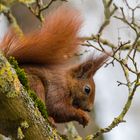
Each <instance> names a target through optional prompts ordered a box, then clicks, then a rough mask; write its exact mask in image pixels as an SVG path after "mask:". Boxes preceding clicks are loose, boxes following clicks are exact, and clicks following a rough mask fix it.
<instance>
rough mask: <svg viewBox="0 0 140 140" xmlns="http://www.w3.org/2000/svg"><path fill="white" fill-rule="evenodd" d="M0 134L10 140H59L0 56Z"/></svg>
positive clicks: (4, 59) (0, 55)
mask: <svg viewBox="0 0 140 140" xmlns="http://www.w3.org/2000/svg"><path fill="white" fill-rule="evenodd" d="M0 133H1V134H3V135H5V136H11V137H12V138H13V139H26V140H48V139H56V140H59V139H61V137H60V136H59V135H58V134H57V132H56V130H55V129H53V128H52V127H51V126H50V125H49V123H48V122H47V121H46V120H45V119H44V118H43V117H42V116H41V114H40V112H39V111H38V109H37V108H36V107H35V106H34V102H33V101H32V100H31V98H30V97H29V96H28V93H27V92H26V91H25V89H24V88H23V86H22V85H21V84H20V82H19V80H18V77H17V75H16V72H15V70H14V69H13V68H12V67H11V65H10V64H9V63H8V61H7V59H6V58H5V57H4V56H3V55H2V53H0Z"/></svg>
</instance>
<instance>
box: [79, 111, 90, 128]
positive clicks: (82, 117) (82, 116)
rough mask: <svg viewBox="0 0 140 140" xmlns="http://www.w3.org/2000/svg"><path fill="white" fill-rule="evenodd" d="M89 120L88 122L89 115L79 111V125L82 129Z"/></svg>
mask: <svg viewBox="0 0 140 140" xmlns="http://www.w3.org/2000/svg"><path fill="white" fill-rule="evenodd" d="M89 120H90V117H89V115H88V114H87V113H86V112H84V111H82V110H80V118H79V123H80V124H82V125H83V127H85V126H86V125H87V124H88V122H89Z"/></svg>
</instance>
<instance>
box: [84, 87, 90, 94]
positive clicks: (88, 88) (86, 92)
mask: <svg viewBox="0 0 140 140" xmlns="http://www.w3.org/2000/svg"><path fill="white" fill-rule="evenodd" d="M84 93H85V94H86V95H89V93H90V86H89V85H85V86H84Z"/></svg>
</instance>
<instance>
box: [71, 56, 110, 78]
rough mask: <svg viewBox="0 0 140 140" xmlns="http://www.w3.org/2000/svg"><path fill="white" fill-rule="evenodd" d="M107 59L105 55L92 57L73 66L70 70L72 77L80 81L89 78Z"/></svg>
mask: <svg viewBox="0 0 140 140" xmlns="http://www.w3.org/2000/svg"><path fill="white" fill-rule="evenodd" d="M107 58H108V55H107V54H101V55H99V56H96V57H93V56H92V57H90V58H89V59H88V60H87V61H85V62H83V63H82V64H79V65H77V66H75V67H74V68H73V69H72V75H73V76H74V77H76V78H81V79H86V78H89V77H91V76H93V75H94V74H95V73H96V71H97V70H98V69H99V68H100V67H101V66H102V65H103V64H104V63H105V62H106V61H107Z"/></svg>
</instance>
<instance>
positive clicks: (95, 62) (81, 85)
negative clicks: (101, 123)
mask: <svg viewBox="0 0 140 140" xmlns="http://www.w3.org/2000/svg"><path fill="white" fill-rule="evenodd" d="M107 58H108V55H106V54H101V55H99V56H97V57H95V58H94V57H91V58H89V59H88V60H87V61H85V62H83V63H81V64H79V65H76V66H74V67H73V68H71V69H70V74H69V78H68V80H69V81H68V83H69V90H70V95H71V97H72V104H73V106H74V107H76V108H80V109H82V110H84V111H88V112H89V111H91V109H92V107H93V102H94V96H95V83H94V80H93V76H94V75H95V73H96V71H97V70H98V69H99V68H100V67H101V66H102V65H103V64H104V63H105V61H106V60H107Z"/></svg>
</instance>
